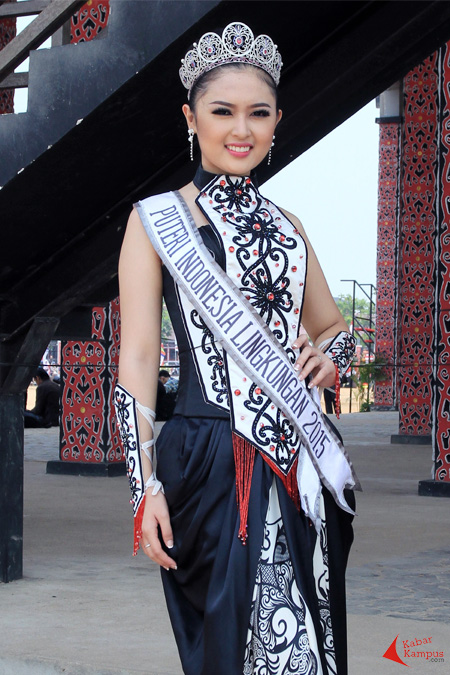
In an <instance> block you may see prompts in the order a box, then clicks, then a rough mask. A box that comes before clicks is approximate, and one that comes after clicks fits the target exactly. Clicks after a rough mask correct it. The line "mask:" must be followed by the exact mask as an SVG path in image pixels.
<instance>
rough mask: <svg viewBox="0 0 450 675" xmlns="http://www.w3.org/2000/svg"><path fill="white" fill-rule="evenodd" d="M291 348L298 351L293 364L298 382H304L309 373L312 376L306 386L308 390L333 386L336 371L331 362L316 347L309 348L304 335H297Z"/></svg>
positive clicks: (306, 337)
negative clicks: (297, 374)
mask: <svg viewBox="0 0 450 675" xmlns="http://www.w3.org/2000/svg"><path fill="white" fill-rule="evenodd" d="M292 347H293V348H294V349H300V356H299V357H298V359H297V361H296V362H295V364H294V369H295V370H297V371H298V372H299V378H300V380H304V379H305V377H307V376H308V375H309V374H310V373H312V375H313V379H312V380H311V382H310V383H309V385H308V386H309V388H310V389H311V388H312V387H317V386H318V385H320V386H321V387H332V386H333V385H334V384H335V378H336V369H335V367H334V363H333V361H332V360H331V359H330V358H329V357H328V356H327V355H326V354H324V353H323V352H321V351H320V349H317V347H311V346H310V344H309V340H308V336H307V335H306V334H304V335H299V337H298V338H297V339H296V340H295V341H294V342H293V343H292Z"/></svg>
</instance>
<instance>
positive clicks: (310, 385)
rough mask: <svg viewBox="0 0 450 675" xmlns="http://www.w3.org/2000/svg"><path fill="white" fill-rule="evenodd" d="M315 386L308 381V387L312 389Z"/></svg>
mask: <svg viewBox="0 0 450 675" xmlns="http://www.w3.org/2000/svg"><path fill="white" fill-rule="evenodd" d="M315 386H316V385H315V384H313V383H312V382H310V383H309V384H308V389H313V388H314V387H315Z"/></svg>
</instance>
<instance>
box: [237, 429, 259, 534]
mask: <svg viewBox="0 0 450 675" xmlns="http://www.w3.org/2000/svg"><path fill="white" fill-rule="evenodd" d="M232 437H233V452H234V464H235V466H236V499H237V505H238V510H239V520H240V522H239V533H238V537H239V539H240V540H241V541H242V543H243V544H244V545H245V543H246V541H247V537H248V532H247V518H248V503H249V500H250V488H251V485H252V474H253V464H254V462H255V447H254V446H253V445H252V444H251V443H249V442H248V441H246V440H245V439H244V438H242V437H241V436H238V435H237V434H235V433H234V432H233V434H232Z"/></svg>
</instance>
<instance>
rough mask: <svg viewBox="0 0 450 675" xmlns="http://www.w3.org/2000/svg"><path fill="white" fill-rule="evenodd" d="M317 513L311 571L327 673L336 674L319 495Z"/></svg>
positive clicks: (325, 530) (326, 543) (323, 518)
mask: <svg viewBox="0 0 450 675" xmlns="http://www.w3.org/2000/svg"><path fill="white" fill-rule="evenodd" d="M319 513H320V519H321V527H320V533H319V536H318V537H317V540H316V546H315V549H314V556H313V571H314V579H315V582H316V594H317V601H318V606H319V613H320V624H321V627H322V639H323V647H324V651H325V659H326V662H327V669H328V672H327V675H336V674H337V666H336V656H335V651H334V639H333V628H332V625H331V613H330V574H329V565H328V539H327V528H326V520H325V505H324V501H323V496H322V495H321V497H320V506H319Z"/></svg>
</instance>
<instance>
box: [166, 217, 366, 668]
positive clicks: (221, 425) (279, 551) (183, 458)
mask: <svg viewBox="0 0 450 675" xmlns="http://www.w3.org/2000/svg"><path fill="white" fill-rule="evenodd" d="M199 232H200V235H201V237H202V240H203V242H204V243H205V245H206V247H207V248H208V249H209V251H210V253H211V255H212V256H213V257H214V258H215V260H216V262H217V263H218V264H219V266H220V267H221V268H222V269H223V270H226V268H227V260H226V257H227V255H226V250H225V248H224V241H223V239H222V238H221V237H220V236H218V231H217V228H214V227H213V226H211V225H210V224H208V225H205V226H203V227H201V228H199ZM223 234H225V232H224V233H223ZM281 236H283V235H281ZM230 248H231V247H230ZM295 249H296V247H295V246H294V247H293V248H292V249H291V250H289V251H288V255H289V256H290V259H289V262H290V264H291V263H292V261H293V260H294V258H295V260H298V255H297V254H298V251H296V250H295ZM294 267H295V271H296V276H295V279H296V283H297V282H298V278H299V277H298V270H297V266H296V265H295V266H294V264H291V268H292V269H294ZM303 270H304V273H303V276H302V277H301V280H300V282H299V283H300V286H304V284H305V283H306V265H304V267H303ZM238 276H239V275H238ZM163 283H164V290H163V293H164V298H165V302H166V305H167V308H168V311H169V314H170V317H171V320H172V324H173V328H174V331H175V334H176V339H177V342H178V348H179V354H180V382H179V389H178V401H177V404H176V407H175V411H174V416H173V417H172V418H171V419H170V420H169V421H168V422H166V424H165V425H164V427H163V429H162V431H161V433H160V436H159V438H158V440H157V442H156V453H157V467H158V468H157V471H158V478H159V480H161V481H162V483H163V485H164V489H165V495H166V498H167V502H168V505H169V510H170V517H171V523H172V528H173V534H174V547H173V549H171V550H170V551H168V553H169V555H170V556H171V557H173V558H174V560H175V561H176V563H177V567H178V569H177V570H176V571H172V570H171V571H166V570H164V569H163V568H161V574H162V580H163V586H164V593H165V597H166V601H167V606H168V611H169V615H170V619H171V623H172V626H173V630H174V634H175V638H176V642H177V646H178V649H179V653H180V658H181V662H182V666H183V672H184V673H185V674H186V675H242V674H243V673H244V674H245V675H250V674H251V673H254V674H256V675H282V674H283V675H291V674H292V675H294V674H300V673H301V674H302V675H321V674H323V675H333V674H336V675H345V673H347V648H346V607H345V581H344V577H345V568H346V564H347V558H348V553H349V550H350V546H351V543H352V539H353V533H352V526H351V520H352V516H351V515H349V514H348V513H346V512H344V511H343V510H341V509H340V508H339V507H338V506H337V505H336V503H335V501H334V499H333V498H332V497H331V495H330V493H329V492H328V491H327V490H326V489H325V488H323V491H322V497H321V506H320V508H321V512H320V515H321V520H322V526H321V530H320V533H319V535H318V534H317V533H316V529H315V527H313V526H312V523H311V521H310V520H309V519H308V518H307V517H306V516H305V514H304V513H303V512H302V511H301V510H299V509H298V508H297V505H296V504H295V503H294V501H293V500H292V499H291V497H290V496H289V494H288V492H287V490H286V488H285V485H284V484H283V481H282V480H281V479H280V478H279V477H278V476H277V475H276V474H275V473H274V472H273V470H272V469H271V467H270V465H269V464H268V463H267V462H266V461H264V459H263V457H262V456H261V454H260V453H258V452H257V453H256V455H255V461H254V466H253V475H252V478H251V489H250V496H249V505H248V518H247V528H248V529H247V532H248V538H247V539H246V541H245V545H244V544H243V543H242V541H241V540H240V539H239V538H238V532H239V527H240V522H239V510H238V506H237V501H236V469H235V460H234V455H233V444H232V433H231V428H230V414H229V412H228V411H227V410H226V409H225V406H223V405H221V401H223V400H224V399H225V398H226V396H227V392H226V391H224V390H223V381H221V379H220V378H215V375H214V373H216V370H217V368H216V366H217V364H220V363H221V361H220V359H221V358H222V355H221V353H220V352H219V351H218V349H217V347H216V346H215V344H214V341H211V340H209V339H207V338H208V331H207V330H206V329H205V327H204V326H202V323H201V319H200V317H198V315H196V313H195V312H193V311H192V310H190V308H189V307H188V306H187V305H186V303H185V301H183V298H182V297H181V294H180V290H179V289H178V288H177V287H176V285H175V284H174V282H173V279H172V277H171V276H170V274H169V273H168V271H167V269H166V268H165V267H164V268H163ZM255 304H256V302H255V303H254V306H255ZM290 312H291V313H292V320H293V319H295V322H297V323H298V324H299V322H300V318H301V307H300V308H299V307H298V305H295V303H293V304H292V307H290V308H289V311H288V312H286V317H287V320H288V321H289V320H291V318H290V316H289V314H290ZM294 312H295V314H294ZM192 326H194V328H195V327H196V328H198V331H199V333H198V334H199V335H200V336H201V339H198V341H197V342H196V343H195V344H194V343H193V340H192ZM202 336H203V337H202ZM211 373H212V374H211ZM221 387H222V388H221ZM208 391H209V394H208ZM211 392H213V393H214V401H215V403H214V402H212V399H211ZM346 498H347V501H348V504H349V505H350V506H351V507H353V506H354V496H353V492H351V491H348V490H346Z"/></svg>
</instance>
